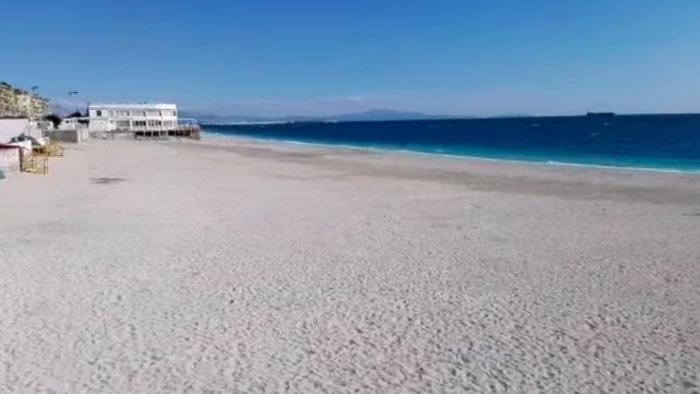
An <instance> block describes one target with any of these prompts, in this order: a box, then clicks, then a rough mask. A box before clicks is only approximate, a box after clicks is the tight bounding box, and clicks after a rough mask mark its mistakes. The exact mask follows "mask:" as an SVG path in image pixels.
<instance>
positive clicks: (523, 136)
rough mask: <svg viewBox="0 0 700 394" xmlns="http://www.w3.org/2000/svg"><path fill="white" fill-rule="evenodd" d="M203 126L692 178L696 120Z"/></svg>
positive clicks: (699, 138)
mask: <svg viewBox="0 0 700 394" xmlns="http://www.w3.org/2000/svg"><path fill="white" fill-rule="evenodd" d="M203 129H204V131H205V132H211V133H217V134H219V135H224V136H225V135H232V136H244V137H253V138H263V139H272V140H281V141H295V142H305V143H319V144H331V145H346V146H356V147H362V148H379V149H390V150H404V151H412V152H419V153H428V154H442V155H454V156H468V157H480V158H488V159H500V160H517V161H528V162H538V163H549V164H566V165H584V166H604V167H617V168H634V169H649V170H661V171H679V172H692V173H696V172H697V173H700V115H628V116H576V117H574V116H572V117H528V118H509V119H460V120H425V121H400V122H346V123H320V122H319V123H289V124H266V125H225V126H224V125H205V126H203Z"/></svg>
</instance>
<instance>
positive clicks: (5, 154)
mask: <svg viewBox="0 0 700 394" xmlns="http://www.w3.org/2000/svg"><path fill="white" fill-rule="evenodd" d="M19 171H20V156H19V148H17V147H6V146H0V179H2V178H3V177H5V176H8V175H12V174H16V173H18V172H19Z"/></svg>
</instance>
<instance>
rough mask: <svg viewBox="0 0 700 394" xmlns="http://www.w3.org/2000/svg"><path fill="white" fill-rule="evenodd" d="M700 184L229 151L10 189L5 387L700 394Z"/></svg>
mask: <svg viewBox="0 0 700 394" xmlns="http://www.w3.org/2000/svg"><path fill="white" fill-rule="evenodd" d="M699 240H700V176H692V175H681V174H662V173H650V172H632V171H606V170H599V169H585V168H569V167H556V166H544V165H525V164H514V163H503V162H489V161H478V160H467V159H449V158H437V157H429V156H421V155H412V154H400V153H380V152H374V151H368V150H352V149H340V148H337V149H334V148H324V147H313V146H294V145H286V144H281V143H272V142H256V141H253V140H242V139H225V138H218V139H217V138H208V139H205V140H203V141H201V142H184V141H183V142H176V141H168V142H132V141H89V142H88V143H86V144H84V145H79V146H73V147H68V149H67V150H66V155H65V157H63V158H57V159H52V160H51V163H50V173H49V174H48V175H46V176H40V175H30V174H21V175H17V176H12V177H9V178H8V179H5V180H2V181H0V296H1V300H2V302H0V392H3V393H5V392H7V393H14V392H18V393H28V392H57V393H82V392H86V393H93V392H94V393H109V392H118V393H166V392H196V393H199V392H211V393H232V392H298V393H311V392H377V393H392V392H465V391H469V390H471V391H475V392H581V393H587V392H698V390H700V382H699V375H700V334H698V333H699V332H700V324H699V320H700V286H699V284H700V242H699Z"/></svg>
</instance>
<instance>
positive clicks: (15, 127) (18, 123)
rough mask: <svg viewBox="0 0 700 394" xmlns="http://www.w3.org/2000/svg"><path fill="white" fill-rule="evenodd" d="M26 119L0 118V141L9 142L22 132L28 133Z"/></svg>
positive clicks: (27, 121)
mask: <svg viewBox="0 0 700 394" xmlns="http://www.w3.org/2000/svg"><path fill="white" fill-rule="evenodd" d="M29 131H30V128H29V120H28V119H0V143H4V142H9V141H10V139H11V138H12V137H17V136H18V135H20V134H22V133H27V134H29Z"/></svg>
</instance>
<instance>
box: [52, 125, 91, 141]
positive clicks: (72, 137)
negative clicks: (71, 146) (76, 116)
mask: <svg viewBox="0 0 700 394" xmlns="http://www.w3.org/2000/svg"><path fill="white" fill-rule="evenodd" d="M46 136H47V137H49V139H50V140H51V141H56V142H72V143H78V142H83V141H85V140H86V139H88V138H89V131H88V129H86V128H80V129H77V130H47V131H46Z"/></svg>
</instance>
